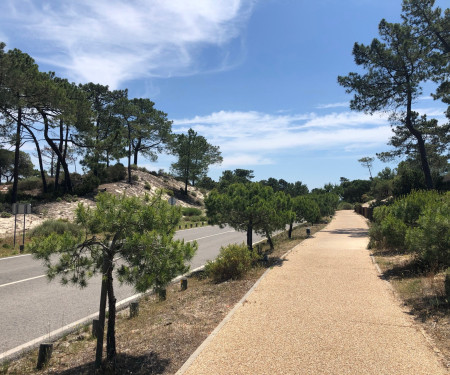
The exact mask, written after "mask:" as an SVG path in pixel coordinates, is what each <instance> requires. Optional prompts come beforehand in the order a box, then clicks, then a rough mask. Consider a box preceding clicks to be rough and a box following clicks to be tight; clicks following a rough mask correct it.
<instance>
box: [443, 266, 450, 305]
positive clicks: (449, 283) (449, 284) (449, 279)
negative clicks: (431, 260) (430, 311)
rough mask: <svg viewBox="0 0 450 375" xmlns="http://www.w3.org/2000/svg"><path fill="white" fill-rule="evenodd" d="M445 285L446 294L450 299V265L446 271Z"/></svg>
mask: <svg viewBox="0 0 450 375" xmlns="http://www.w3.org/2000/svg"><path fill="white" fill-rule="evenodd" d="M444 283H445V284H444V287H445V296H446V297H447V299H448V300H449V301H450V267H449V268H447V271H445V280H444Z"/></svg>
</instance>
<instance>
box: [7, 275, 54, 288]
mask: <svg viewBox="0 0 450 375" xmlns="http://www.w3.org/2000/svg"><path fill="white" fill-rule="evenodd" d="M46 276H47V275H40V276H35V277H30V278H29V279H23V280H19V281H13V282H12V283H8V284H3V285H0V288H3V287H4V286H8V285H14V284H19V283H23V282H24V281H30V280H34V279H40V278H41V277H46Z"/></svg>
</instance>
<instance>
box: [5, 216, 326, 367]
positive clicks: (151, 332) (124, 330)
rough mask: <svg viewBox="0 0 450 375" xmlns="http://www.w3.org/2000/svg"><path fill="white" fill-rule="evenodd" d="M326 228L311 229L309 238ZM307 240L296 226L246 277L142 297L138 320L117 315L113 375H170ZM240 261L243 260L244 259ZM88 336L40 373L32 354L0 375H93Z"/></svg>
mask: <svg viewBox="0 0 450 375" xmlns="http://www.w3.org/2000/svg"><path fill="white" fill-rule="evenodd" d="M325 225H326V224H318V225H311V226H310V230H311V235H314V233H316V232H317V231H319V230H320V229H322V228H323V227H324V226H325ZM306 237H307V235H306V224H304V225H301V226H298V227H296V228H294V229H293V232H292V236H291V238H289V237H288V235H287V233H286V232H284V233H281V234H279V235H276V236H274V237H273V242H274V249H271V248H270V246H269V245H268V244H267V243H265V242H264V243H261V244H260V245H257V246H256V247H255V253H256V254H260V255H258V256H257V257H255V258H253V257H252V261H251V265H252V266H251V267H247V266H246V265H248V263H247V261H246V260H245V259H244V260H243V262H244V265H243V266H242V267H239V269H241V270H244V269H245V272H241V273H240V274H239V275H237V274H233V275H230V277H219V276H220V275H223V272H222V268H221V270H217V269H211V268H210V269H209V270H208V271H200V272H197V273H194V274H192V275H190V276H189V277H188V288H187V290H184V291H183V290H181V288H180V285H179V284H178V283H177V284H171V285H169V286H168V287H167V298H166V300H164V301H161V300H160V299H159V297H158V295H157V294H147V295H145V296H144V297H142V298H141V299H140V301H139V315H138V316H137V317H134V318H130V317H129V311H128V310H123V311H122V312H120V313H118V315H117V322H116V337H117V361H116V372H117V373H120V374H141V375H146V374H152V373H154V374H174V373H175V372H176V371H177V370H178V369H179V368H180V367H181V366H182V365H183V363H184V362H185V361H186V360H187V359H188V358H189V356H190V355H191V354H192V353H193V352H194V351H195V350H196V349H197V348H198V346H199V345H200V344H201V343H202V342H203V341H204V340H205V339H206V337H207V336H208V335H209V334H210V333H211V332H212V331H213V330H214V328H216V326H217V325H218V324H219V323H220V321H222V319H223V318H224V317H225V315H226V314H227V313H228V312H229V311H230V310H231V309H232V308H233V306H234V305H235V304H236V303H237V302H238V301H239V300H240V299H241V298H242V297H243V296H244V295H245V293H246V292H247V291H248V290H249V289H250V288H251V287H252V286H253V284H254V283H255V282H256V281H257V280H258V278H259V277H260V276H261V275H262V273H264V272H265V270H266V269H267V268H269V267H273V266H275V265H278V264H279V263H280V262H281V257H282V255H284V254H285V253H286V252H287V251H289V250H291V249H292V248H293V247H294V246H296V245H297V244H298V243H300V242H301V241H302V240H304V239H305V238H306ZM236 249H238V250H236ZM243 250H245V251H246V252H247V254H249V253H248V249H247V246H246V245H245V244H242V245H231V246H230V247H229V248H224V250H223V251H224V252H228V251H229V252H231V253H235V252H236V251H237V252H239V253H240V254H245V253H244V252H243ZM264 255H267V257H266V258H264ZM219 258H220V257H219ZM224 258H226V259H228V257H226V256H225V257H221V259H222V260H221V261H220V262H221V263H222V264H225V265H228V269H229V270H232V269H234V265H235V263H234V261H233V263H229V262H228V261H225V262H224V261H223V259H224ZM244 258H247V257H246V256H245V255H244ZM239 263H240V262H239ZM219 279H220V281H219ZM91 332H92V330H91V326H90V325H88V326H83V327H80V329H79V330H78V331H76V332H73V333H70V334H67V335H65V336H64V337H62V338H61V339H59V340H57V341H56V342H55V343H54V349H53V355H52V359H51V360H50V362H49V364H48V366H47V367H46V368H44V369H43V370H41V371H37V370H36V369H35V368H36V361H37V355H38V353H37V350H33V351H31V352H29V353H27V354H24V355H23V356H21V357H20V358H19V359H17V360H11V361H8V362H5V363H4V364H3V365H2V367H0V374H1V375H19V374H20V375H21V374H34V373H36V374H63V375H83V374H86V375H87V374H92V373H93V371H94V358H93V353H94V352H95V346H96V342H95V339H94V337H93V336H92V334H91Z"/></svg>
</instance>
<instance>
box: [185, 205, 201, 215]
mask: <svg viewBox="0 0 450 375" xmlns="http://www.w3.org/2000/svg"><path fill="white" fill-rule="evenodd" d="M182 212H183V216H200V215H201V214H202V210H200V209H198V208H195V207H183V210H182Z"/></svg>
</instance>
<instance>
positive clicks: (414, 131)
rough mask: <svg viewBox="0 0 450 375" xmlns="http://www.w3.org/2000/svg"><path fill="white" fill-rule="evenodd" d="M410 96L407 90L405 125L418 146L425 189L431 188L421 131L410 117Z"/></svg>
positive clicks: (429, 172)
mask: <svg viewBox="0 0 450 375" xmlns="http://www.w3.org/2000/svg"><path fill="white" fill-rule="evenodd" d="M411 106H412V96H411V92H410V91H409V92H408V103H407V108H406V121H405V125H406V127H407V129H408V130H409V131H410V133H411V134H412V135H413V136H414V137H415V138H416V140H417V146H418V147H419V154H420V161H421V163H422V171H423V174H424V176H425V184H426V186H427V189H433V179H432V178H431V171H430V165H429V164H428V158H427V151H426V149H425V141H424V140H423V136H422V133H421V132H420V131H418V130H417V129H415V128H414V126H413V124H412V121H411V117H412V110H411Z"/></svg>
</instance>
